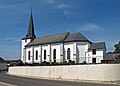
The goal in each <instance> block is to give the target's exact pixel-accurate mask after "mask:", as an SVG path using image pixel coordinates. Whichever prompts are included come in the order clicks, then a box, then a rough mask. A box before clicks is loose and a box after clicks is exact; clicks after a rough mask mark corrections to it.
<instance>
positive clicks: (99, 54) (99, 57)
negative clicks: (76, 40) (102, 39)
mask: <svg viewBox="0 0 120 86" xmlns="http://www.w3.org/2000/svg"><path fill="white" fill-rule="evenodd" d="M88 54H89V55H88V57H87V63H92V58H96V63H101V60H103V49H96V54H94V55H93V54H92V50H89V52H88Z"/></svg>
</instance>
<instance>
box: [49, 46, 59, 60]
mask: <svg viewBox="0 0 120 86" xmlns="http://www.w3.org/2000/svg"><path fill="white" fill-rule="evenodd" d="M54 49H56V62H60V60H61V58H60V44H51V61H52V62H53V50H54Z"/></svg>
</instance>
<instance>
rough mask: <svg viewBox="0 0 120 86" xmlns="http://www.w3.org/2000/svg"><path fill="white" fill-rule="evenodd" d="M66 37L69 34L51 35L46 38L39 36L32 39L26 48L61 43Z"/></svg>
mask: <svg viewBox="0 0 120 86" xmlns="http://www.w3.org/2000/svg"><path fill="white" fill-rule="evenodd" d="M68 35H69V32H65V33H60V34H53V35H48V36H41V37H39V38H36V39H34V40H33V41H32V42H30V43H29V44H28V45H27V46H32V45H41V44H49V43H59V42H63V41H64V40H65V38H66V37H67V36H68Z"/></svg>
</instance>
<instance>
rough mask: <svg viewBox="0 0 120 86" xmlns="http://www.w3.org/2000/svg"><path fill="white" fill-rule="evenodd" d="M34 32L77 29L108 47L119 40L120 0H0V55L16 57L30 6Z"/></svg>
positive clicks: (59, 31) (108, 48)
mask: <svg viewBox="0 0 120 86" xmlns="http://www.w3.org/2000/svg"><path fill="white" fill-rule="evenodd" d="M31 7H32V9H33V17H34V25H35V32H36V35H37V36H42V35H48V34H54V33H61V32H71V33H74V32H80V33H82V34H83V35H85V36H86V37H87V38H88V39H89V40H90V41H92V42H101V41H105V42H106V45H107V50H108V51H113V50H114V47H113V45H114V44H115V43H118V41H120V0H0V56H2V57H4V58H5V59H19V58H20V53H21V38H23V37H25V34H26V31H27V28H28V23H29V17H30V8H31Z"/></svg>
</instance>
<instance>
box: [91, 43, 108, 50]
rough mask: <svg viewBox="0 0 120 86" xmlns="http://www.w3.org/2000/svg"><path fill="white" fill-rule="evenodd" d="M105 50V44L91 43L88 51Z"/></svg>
mask: <svg viewBox="0 0 120 86" xmlns="http://www.w3.org/2000/svg"><path fill="white" fill-rule="evenodd" d="M104 48H105V49H106V45H105V42H99V43H92V44H91V45H90V48H89V50H92V49H104Z"/></svg>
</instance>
